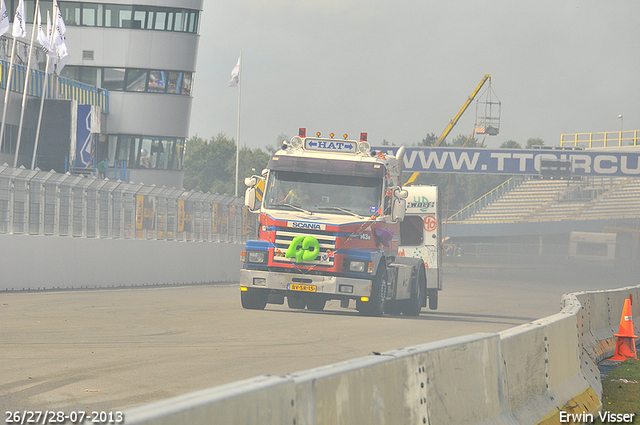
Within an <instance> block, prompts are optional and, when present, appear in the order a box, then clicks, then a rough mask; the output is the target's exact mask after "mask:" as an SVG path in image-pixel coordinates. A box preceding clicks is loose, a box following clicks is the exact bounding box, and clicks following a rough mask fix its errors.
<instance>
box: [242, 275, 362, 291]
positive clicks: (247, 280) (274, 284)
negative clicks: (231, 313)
mask: <svg viewBox="0 0 640 425" xmlns="http://www.w3.org/2000/svg"><path fill="white" fill-rule="evenodd" d="M292 285H304V286H305V287H315V290H313V291H312V292H315V293H320V294H329V295H342V296H351V297H368V296H370V295H371V281H370V280H368V279H356V278H351V277H340V276H322V275H308V274H305V275H303V274H300V273H284V272H270V271H262V270H247V269H242V270H240V286H245V287H247V288H262V289H271V290H276V291H289V290H291V288H292ZM293 287H294V288H296V286H293ZM307 289H309V288H307ZM296 292H297V291H296Z"/></svg>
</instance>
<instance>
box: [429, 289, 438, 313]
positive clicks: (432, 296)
mask: <svg viewBox="0 0 640 425" xmlns="http://www.w3.org/2000/svg"><path fill="white" fill-rule="evenodd" d="M427 298H428V299H429V309H430V310H437V309H438V289H436V288H433V289H432V288H429V289H427Z"/></svg>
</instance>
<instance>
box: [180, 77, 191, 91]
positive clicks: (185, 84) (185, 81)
mask: <svg viewBox="0 0 640 425" xmlns="http://www.w3.org/2000/svg"><path fill="white" fill-rule="evenodd" d="M180 94H183V95H185V96H190V95H191V73H190V72H183V73H182V85H181V87H180Z"/></svg>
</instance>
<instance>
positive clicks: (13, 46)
mask: <svg viewBox="0 0 640 425" xmlns="http://www.w3.org/2000/svg"><path fill="white" fill-rule="evenodd" d="M17 41H18V38H17V37H13V43H12V44H11V59H9V73H8V75H7V84H6V87H5V89H4V108H3V109H2V125H0V143H4V137H3V136H4V125H5V123H6V122H7V109H9V91H10V90H11V74H13V58H14V57H15V52H16V42H17ZM9 145H11V141H9Z"/></svg>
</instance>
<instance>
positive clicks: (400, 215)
mask: <svg viewBox="0 0 640 425" xmlns="http://www.w3.org/2000/svg"><path fill="white" fill-rule="evenodd" d="M406 206H407V201H405V200H404V199H398V198H396V199H394V200H393V208H392V209H391V220H393V221H402V220H404V212H405V209H406Z"/></svg>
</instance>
